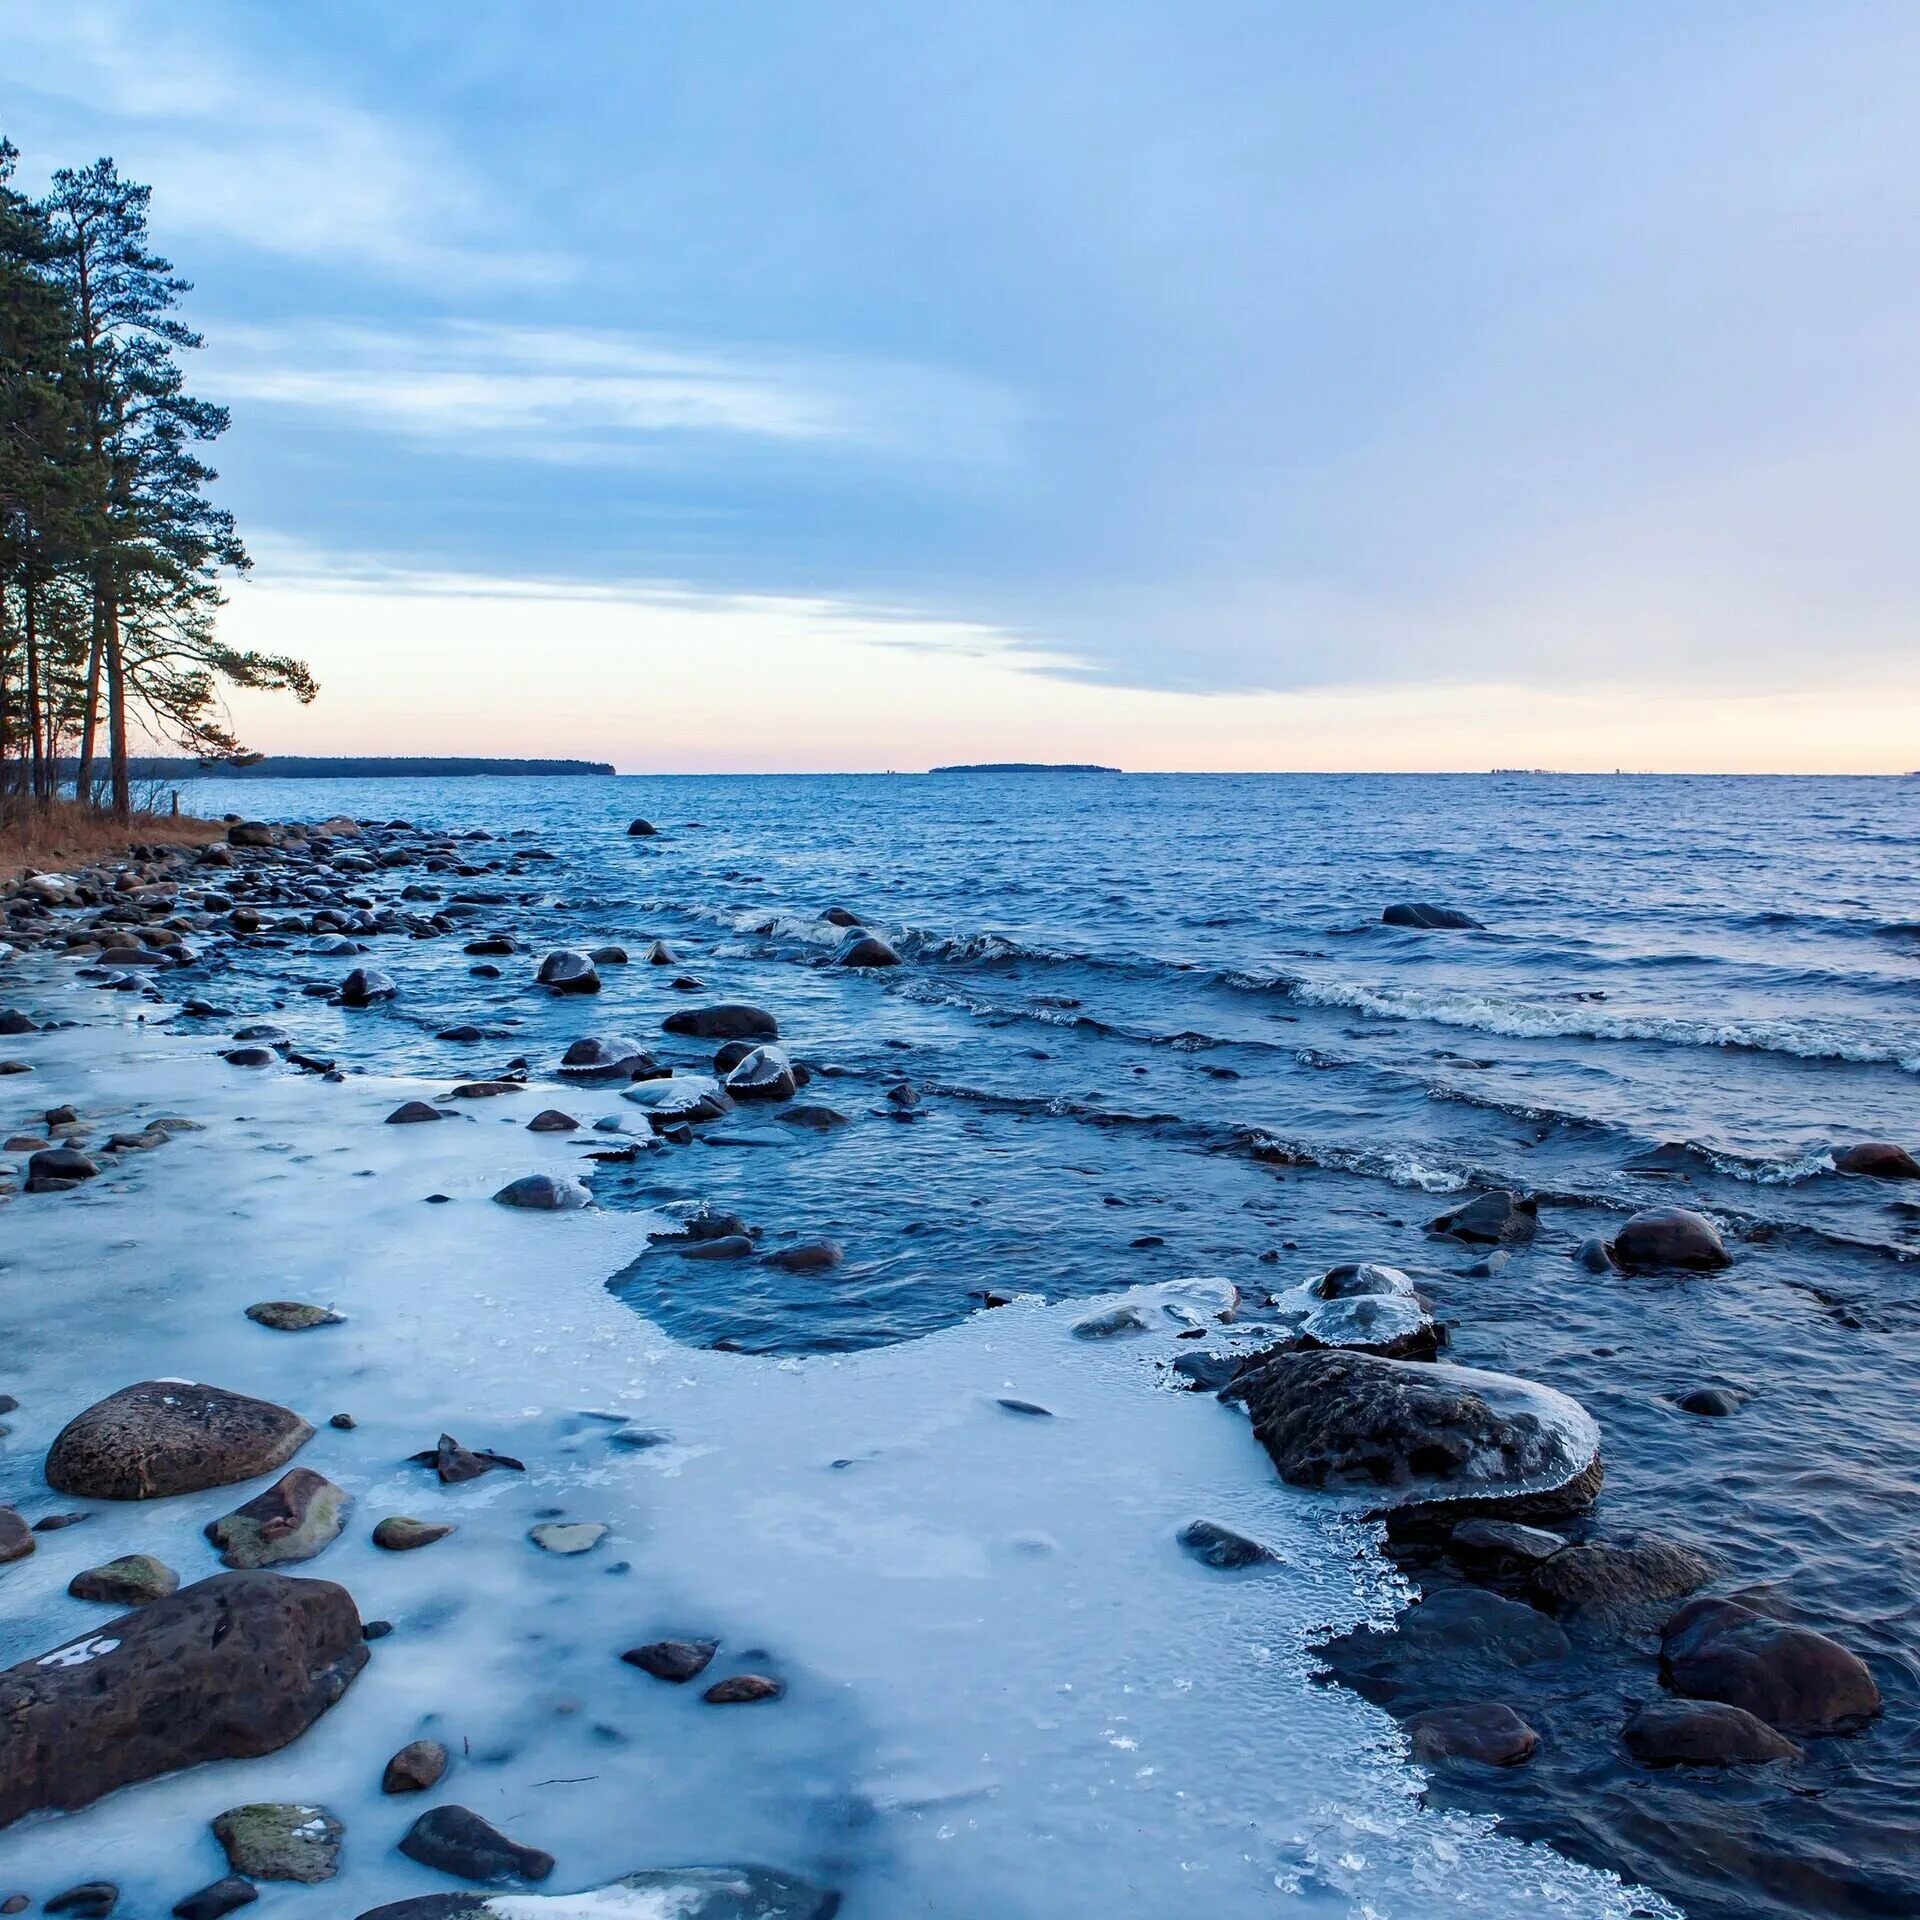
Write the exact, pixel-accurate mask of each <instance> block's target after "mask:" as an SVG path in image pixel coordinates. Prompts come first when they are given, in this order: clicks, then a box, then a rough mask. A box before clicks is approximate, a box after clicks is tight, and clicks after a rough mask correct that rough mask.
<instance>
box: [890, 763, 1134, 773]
mask: <svg viewBox="0 0 1920 1920" xmlns="http://www.w3.org/2000/svg"><path fill="white" fill-rule="evenodd" d="M927 771H928V772H929V773H1119V772H1121V771H1122V769H1121V768H1119V767H1097V766H1095V765H1094V764H1093V763H1092V762H1091V761H1078V760H982V761H980V762H978V763H977V764H974V765H968V766H960V767H929V768H928V769H927Z"/></svg>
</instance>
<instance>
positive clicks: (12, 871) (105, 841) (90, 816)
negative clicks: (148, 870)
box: [0, 800, 227, 884]
mask: <svg viewBox="0 0 1920 1920" xmlns="http://www.w3.org/2000/svg"><path fill="white" fill-rule="evenodd" d="M226 831H227V830H226V828H225V827H224V826H222V825H221V824H220V823H219V822H218V821H216V820H197V819H195V818H194V817H193V816H192V815H191V814H185V813H182V814H164V813H136V814H135V815H134V816H133V818H132V819H131V820H125V821H122V820H116V819H114V817H113V816H112V815H111V814H107V813H96V812H95V811H94V810H93V809H92V808H91V807H82V806H79V805H77V804H76V803H75V802H74V801H72V800H56V801H55V802H54V803H53V805H52V806H50V807H39V806H34V805H32V804H30V803H27V802H24V801H15V800H9V801H0V882H4V883H7V884H11V883H12V882H13V881H15V880H18V879H20V878H21V876H22V875H23V874H24V873H25V872H26V870H27V869H28V868H29V867H31V868H33V869H34V870H36V871H37V872H41V873H63V872H65V871H66V870H67V869H68V868H70V867H83V866H88V865H91V864H92V863H94V862H96V861H101V860H112V859H115V858H118V857H120V856H123V855H124V854H125V853H126V852H127V850H128V848H130V847H155V846H165V847H203V846H205V845H207V843H208V842H209V841H213V840H221V839H224V838H225V837H226Z"/></svg>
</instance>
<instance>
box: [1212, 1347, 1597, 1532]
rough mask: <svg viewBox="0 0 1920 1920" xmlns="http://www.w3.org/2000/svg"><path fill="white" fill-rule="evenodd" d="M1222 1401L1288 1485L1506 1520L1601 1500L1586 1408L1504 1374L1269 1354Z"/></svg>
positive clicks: (1321, 1354)
mask: <svg viewBox="0 0 1920 1920" xmlns="http://www.w3.org/2000/svg"><path fill="white" fill-rule="evenodd" d="M1222 1397H1223V1398H1225V1399H1229V1400H1237V1401H1239V1402H1241V1403H1242V1404H1244V1405H1245V1407H1246V1409H1247V1411H1248V1413H1249V1414H1251V1415H1252V1417H1253V1430H1254V1435H1255V1437H1256V1438H1257V1439H1258V1440H1259V1441H1260V1444H1261V1445H1262V1446H1264V1447H1265V1448H1266V1450H1267V1452H1268V1454H1269V1455H1270V1456H1271V1458H1272V1460H1273V1463H1274V1465H1275V1466H1276V1467H1277V1468H1278V1469H1279V1473H1280V1477H1281V1479H1283V1480H1285V1481H1286V1482H1288V1484H1289V1485H1292V1486H1297V1487H1318V1488H1324V1489H1327V1490H1330V1491H1357V1492H1365V1493H1368V1494H1382V1495H1386V1496H1389V1498H1388V1500H1387V1501H1386V1502H1385V1503H1384V1504H1389V1505H1399V1504H1409V1503H1420V1502H1439V1503H1445V1504H1447V1505H1448V1506H1453V1507H1461V1508H1462V1510H1465V1508H1466V1507H1469V1506H1470V1507H1472V1508H1474V1509H1487V1508H1491V1507H1497V1508H1498V1509H1499V1510H1500V1511H1501V1512H1502V1513H1503V1514H1508V1515H1510V1516H1511V1517H1513V1518H1540V1517H1544V1516H1547V1515H1550V1514H1553V1513H1566V1512H1576V1511H1579V1510H1580V1509H1582V1508H1584V1507H1587V1506H1590V1505H1591V1504H1592V1502H1593V1498H1594V1495H1595V1493H1597V1491H1598V1490H1599V1485H1600V1478H1601V1468H1600V1453H1599V1447H1600V1430H1599V1428H1598V1427H1597V1426H1596V1425H1595V1424H1594V1421H1593V1419H1592V1417H1591V1416H1590V1415H1589V1414H1588V1413H1587V1411H1586V1409H1585V1408H1583V1407H1582V1406H1580V1405H1579V1403H1578V1402H1577V1401H1573V1400H1570V1399H1568V1398H1567V1397H1566V1396H1565V1395H1564V1394H1559V1393H1555V1392H1553V1391H1552V1390H1551V1389H1550V1388H1546V1387H1541V1386H1537V1385H1535V1384H1534V1383H1533V1382H1531V1381H1526V1380H1517V1379H1514V1378H1512V1377H1511V1376H1510V1375H1506V1374H1495V1373H1480V1372H1476V1371H1472V1370H1470V1369H1468V1368H1465V1367H1450V1366H1437V1365H1426V1364H1422V1363H1419V1362H1414V1361H1404V1360H1387V1359H1381V1358H1378V1357H1376V1356H1374V1355H1372V1354H1362V1353H1350V1352H1340V1351H1336V1350H1333V1349H1330V1348H1323V1349H1319V1350H1312V1351H1307V1352H1298V1351H1286V1350H1283V1349H1269V1350H1267V1351H1266V1352H1264V1353H1260V1354H1255V1355H1253V1356H1252V1357H1251V1358H1250V1359H1249V1360H1248V1361H1247V1362H1246V1364H1245V1365H1244V1366H1243V1367H1242V1368H1241V1370H1240V1372H1239V1373H1238V1374H1237V1375H1236V1376H1235V1378H1234V1380H1233V1383H1232V1385H1230V1386H1229V1387H1228V1388H1227V1390H1226V1392H1225V1394H1224V1395H1223V1396H1222Z"/></svg>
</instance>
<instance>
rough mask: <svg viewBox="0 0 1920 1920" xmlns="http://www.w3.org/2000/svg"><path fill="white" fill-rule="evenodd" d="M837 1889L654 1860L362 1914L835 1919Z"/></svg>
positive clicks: (457, 1918) (761, 1871) (448, 1919)
mask: <svg viewBox="0 0 1920 1920" xmlns="http://www.w3.org/2000/svg"><path fill="white" fill-rule="evenodd" d="M839 1907H840V1896H839V1894H838V1893H836V1892H833V1891H832V1890H830V1889H828V1888H825V1887H817V1886H814V1885H812V1884H811V1883H810V1882H808V1881H805V1880H796V1879H794V1878H792V1877H791V1876H790V1875H788V1874H784V1873H770V1872H768V1871H767V1869H766V1868H764V1867H659V1868H653V1869H650V1870H649V1871H647V1872H644V1873H631V1874H628V1875H627V1877H626V1878H625V1879H624V1880H616V1881H614V1882H613V1883H612V1885H610V1886H605V1887H594V1888H591V1889H590V1890H588V1891H587V1892H585V1893H546V1894H534V1893H517V1894H514V1895H512V1896H510V1897H507V1898H501V1899H489V1898H488V1897H487V1896H486V1895H485V1894H480V1893H426V1894H418V1895H416V1896H415V1897H414V1898H412V1899H410V1900H397V1901H394V1902H393V1903H392V1904H390V1905H388V1906H384V1907H374V1908H372V1909H371V1910H370V1911H368V1912H366V1913H363V1914H361V1915H360V1916H359V1920H616V1916H619V1917H621V1920H650V1917H652V1916H658V1920H666V1916H669V1915H670V1916H671V1917H672V1920H832V1915H833V1914H835V1913H836V1912H838V1911H839Z"/></svg>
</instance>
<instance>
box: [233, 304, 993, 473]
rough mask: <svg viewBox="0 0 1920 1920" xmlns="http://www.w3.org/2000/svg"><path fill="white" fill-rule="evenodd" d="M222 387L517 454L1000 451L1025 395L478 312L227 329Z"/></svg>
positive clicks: (267, 403)
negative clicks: (739, 449)
mask: <svg viewBox="0 0 1920 1920" xmlns="http://www.w3.org/2000/svg"><path fill="white" fill-rule="evenodd" d="M214 341H215V345H214V348H213V350H212V351H211V352H210V353H209V355H208V361H207V370H206V379H205V384H206V386H207V388H208V390H209V391H211V392H214V393H217V394H218V395H219V397H220V398H222V399H224V400H231V401H235V402H246V403H249V404H250V405H252V406H254V407H278V408H290V409H297V410H301V411H307V412H315V413H322V414H324V415H325V416H326V417H327V419H328V420H329V421H331V422H335V423H342V422H344V423H348V424H351V425H352V426H353V427H354V428H356V429H358V430H361V431H364V432H369V433H375V434H382V435H398V436H401V437H403V438H407V439H412V440H420V441H428V442H436V443H442V444H445V445H448V446H453V447H461V448H466V449H471V450H479V451H488V452H497V453H501V454H506V455H510V456H512V457H514V458H518V459H539V460H554V461H619V460H625V459H630V458H634V457H637V456H639V455H640V454H641V453H642V452H643V450H645V449H646V448H647V447H649V446H651V445H653V444H656V443H658V442H659V441H660V440H662V439H663V438H671V437H680V436H688V435H711V434H719V435H735V436H745V437H749V438H754V439H760V440H772V441H813V442H825V443H834V442H838V443H843V444H845V445H846V446H847V447H848V448H849V449H851V450H858V451H860V452H863V453H879V454H891V455H897V456H900V457H906V458H919V459H932V460H939V461H943V462H953V461H959V462H965V463H970V464H971V463H996V462H1001V461H1004V460H1007V459H1009V458H1010V457H1011V455H1012V448H1013V442H1014V438H1015V434H1016V428H1017V424H1018V409H1017V407H1016V405H1015V403H1014V402H1013V400H1012V399H1011V397H1010V396H1008V395H1006V394H1005V393H1003V392H1001V391H1000V390H999V389H997V388H993V387H990V386H988V385H987V384H986V383H984V382H980V381H976V380H972V379H969V378H967V377H965V376H963V375H958V374H953V373H949V372H946V371H943V370H941V369H938V368H930V367H918V366H911V365H904V364H901V363H898V362H884V361H873V360H854V359H850V358H842V357H820V356H781V355H777V354H765V353H748V352H738V353H733V352H726V351H720V350H714V349H704V348H702V349H694V348H687V347H682V346H677V345H675V344H673V343H671V342H667V341H662V340H658V339H655V338H652V337H650V336H646V335H642V334H631V333H609V332H595V331H589V330H584V329H574V328H560V327H514V326H502V325H496V324H491V323H480V322H470V321H468V322H462V321H456V322H446V323H438V322H436V323H426V324H423V325H420V326H417V327H412V328H408V329H404V330H403V329H389V328H380V327H368V326H355V325H347V324H339V323H317V324H305V325H300V326H297V327H292V328H278V327H275V328H268V327H258V326H245V325H238V324H226V325H222V326H220V327H218V328H216V329H214Z"/></svg>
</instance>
